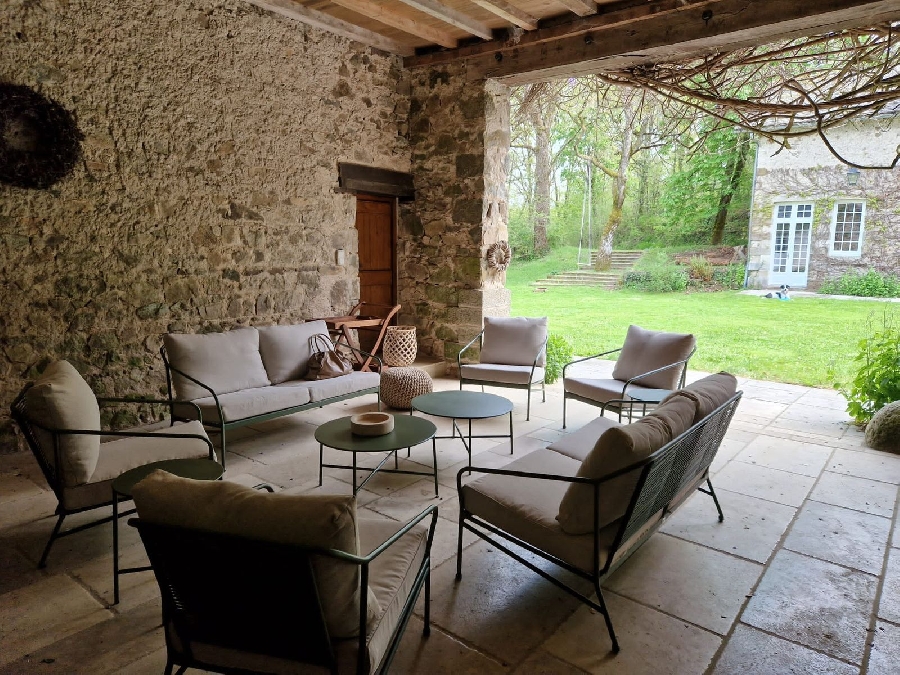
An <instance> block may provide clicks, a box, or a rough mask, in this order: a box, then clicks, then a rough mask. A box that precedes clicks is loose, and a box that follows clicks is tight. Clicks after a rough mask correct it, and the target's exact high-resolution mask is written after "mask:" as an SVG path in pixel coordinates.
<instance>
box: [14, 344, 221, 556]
mask: <svg viewBox="0 0 900 675" xmlns="http://www.w3.org/2000/svg"><path fill="white" fill-rule="evenodd" d="M101 403H102V404H133V403H159V404H164V405H168V403H169V402H168V401H162V400H155V399H146V398H97V397H95V396H94V392H93V391H91V388H90V386H88V384H87V382H85V381H84V379H83V378H82V377H81V375H80V374H79V373H78V371H77V370H75V368H74V367H73V366H72V365H71V364H70V363H68V362H67V361H56V362H55V363H51V364H50V365H49V366H47V369H46V370H45V371H44V372H43V373H42V374H41V376H40V377H39V378H38V379H37V380H35V381H34V382H33V383H30V384H28V385H26V386H25V388H24V389H23V390H22V391H21V393H20V394H19V395H18V396H17V397H16V399H15V401H14V402H13V404H12V418H13V420H14V421H15V423H16V425H17V426H18V427H19V429H20V430H21V431H22V435H23V436H24V438H25V441H26V443H27V444H28V447H29V448H30V449H31V452H32V453H33V454H34V457H35V459H36V460H37V463H38V465H39V466H40V467H41V471H42V472H43V474H44V478H46V479H47V483H48V484H49V485H50V488H51V489H52V490H53V492H54V494H55V495H56V498H57V500H58V504H57V507H56V514H57V516H58V518H57V521H56V526H55V527H54V528H53V532H52V533H51V534H50V539H49V540H48V541H47V545H46V546H45V548H44V552H43V554H42V555H41V558H40V561H39V562H38V567H39V568H42V567H45V566H46V564H47V556H48V555H49V554H50V548H51V547H52V546H53V542H54V541H56V539H58V538H59V537H63V536H68V535H70V534H75V533H76V532H81V531H82V530H85V529H87V528H90V527H95V526H97V525H102V524H103V523H108V522H110V521H111V520H112V516H107V517H105V518H101V519H99V520H96V521H92V522H90V523H86V524H84V525H80V526H78V527H74V528H71V529H68V530H65V531H60V530H61V528H62V525H63V521H64V520H65V518H66V516H69V515H72V514H74V513H80V512H82V511H89V510H91V509H96V508H99V507H101V506H108V505H110V504H112V482H113V480H115V479H116V478H117V477H118V476H119V475H120V474H122V473H123V472H125V471H128V470H129V469H133V468H136V467H138V466H143V465H144V464H149V463H151V462H157V461H162V460H166V459H183V458H207V457H208V458H209V459H215V458H216V456H215V452H214V450H213V446H212V443H210V441H209V439H208V438H207V437H206V433H205V432H204V430H203V424H202V422H200V421H195V422H188V423H184V424H173V423H172V422H169V424H168V425H167V426H163V427H160V426H159V425H158V424H156V425H150V426H146V427H139V428H136V429H128V430H125V431H104V430H101V429H100V404H101ZM195 407H196V406H195ZM196 414H197V419H198V420H199V419H200V411H199V410H196ZM126 513H133V511H128V512H126ZM121 515H126V514H124V513H123V514H121Z"/></svg>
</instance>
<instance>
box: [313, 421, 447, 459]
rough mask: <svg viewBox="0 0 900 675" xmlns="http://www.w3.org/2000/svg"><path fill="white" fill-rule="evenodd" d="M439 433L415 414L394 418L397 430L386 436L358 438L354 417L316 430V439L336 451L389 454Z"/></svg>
mask: <svg viewBox="0 0 900 675" xmlns="http://www.w3.org/2000/svg"><path fill="white" fill-rule="evenodd" d="M436 433H437V427H436V426H434V423H433V422H430V421H429V420H426V419H423V418H421V417H412V416H411V415H394V430H393V431H392V432H391V433H389V434H384V435H383V436H357V435H356V434H354V433H353V432H351V431H350V418H349V417H341V418H340V419H337V420H332V421H330V422H326V423H325V424H323V425H321V426H320V427H319V428H317V429H316V440H317V441H318V442H319V443H321V444H322V445H325V446H328V447H329V448H335V449H336V450H349V451H351V452H385V451H389V450H399V449H400V448H410V447H412V446H414V445H418V444H419V443H424V442H425V441H427V440H429V439H430V438H431V437H433V436H434V435H435V434H436Z"/></svg>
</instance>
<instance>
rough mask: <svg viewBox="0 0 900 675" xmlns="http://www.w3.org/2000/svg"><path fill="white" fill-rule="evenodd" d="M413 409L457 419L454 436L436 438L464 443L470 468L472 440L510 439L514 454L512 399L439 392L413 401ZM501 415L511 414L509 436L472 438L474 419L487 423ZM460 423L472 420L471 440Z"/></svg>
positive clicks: (454, 422)
mask: <svg viewBox="0 0 900 675" xmlns="http://www.w3.org/2000/svg"><path fill="white" fill-rule="evenodd" d="M411 405H412V409H411V410H410V411H409V414H410V415H412V413H413V412H414V411H416V410H418V411H419V412H422V413H425V414H426V415H434V416H435V417H447V418H450V419H452V420H453V427H452V429H451V432H452V433H451V435H450V436H435V438H456V434H457V433H458V434H459V439H460V440H461V441H462V443H463V445H464V446H465V448H466V452H468V453H469V466H471V465H472V439H473V438H508V439H509V454H513V417H512V411H513V404H512V401H510V400H509V399H508V398H503V397H502V396H497V395H496V394H485V393H482V392H478V391H463V390H459V391H438V392H435V393H433V394H422V395H421V396H416V397H415V398H414V399H413V400H412V404H411ZM501 415H509V435H507V434H481V435H476V436H473V435H472V420H484V419H489V418H491V417H500V416H501ZM456 420H468V421H469V433H468V437H469V441H468V442H466V437H465V436H464V435H463V432H462V430H461V429H460V428H459V426H458V425H457V424H456Z"/></svg>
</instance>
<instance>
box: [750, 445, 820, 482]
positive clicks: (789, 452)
mask: <svg viewBox="0 0 900 675" xmlns="http://www.w3.org/2000/svg"><path fill="white" fill-rule="evenodd" d="M832 452H833V451H832V449H831V448H825V447H822V446H819V445H811V444H808V443H799V442H797V441H789V440H785V439H781V438H774V437H772V436H765V435H760V436H757V437H756V438H755V439H754V440H752V441H750V442H749V443H748V444H747V446H746V447H745V448H744V449H743V450H742V451H741V452H740V453H738V455H737V457H735V459H737V460H738V461H741V462H746V463H747V464H756V465H757V466H767V467H769V468H770V469H780V470H782V471H789V472H791V473H799V474H802V475H804V476H812V477H813V478H815V477H817V476H818V475H819V474H820V473H822V469H824V468H825V464H826V463H827V462H828V458H829V457H830V456H831V453H832Z"/></svg>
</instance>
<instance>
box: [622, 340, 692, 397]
mask: <svg viewBox="0 0 900 675" xmlns="http://www.w3.org/2000/svg"><path fill="white" fill-rule="evenodd" d="M694 344H695V341H694V336H693V335H690V334H682V333H661V332H659V331H654V330H644V329H643V328H641V327H640V326H629V327H628V333H627V334H626V335H625V344H623V345H622V351H621V352H620V353H619V358H618V360H617V361H616V365H615V367H614V368H613V373H612V375H613V378H614V379H616V380H621V381H622V382H625V381H627V380H630V379H631V378H633V377H637V376H638V375H641V374H642V373H646V372H648V371H651V370H656V369H657V368H662V367H663V366H668V365H669V364H672V363H676V362H678V361H683V360H684V359H686V358H687V357H688V355H690V353H691V350H692V349H693V348H694ZM682 369H683V366H682V367H675V368H669V369H667V370H663V371H661V372H659V373H655V374H654V375H651V376H649V377H646V378H641V379H640V380H638V381H637V382H635V384H639V385H641V386H642V387H650V388H653V389H675V388H676V387H677V386H678V380H679V378H680V377H681V371H682Z"/></svg>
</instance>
